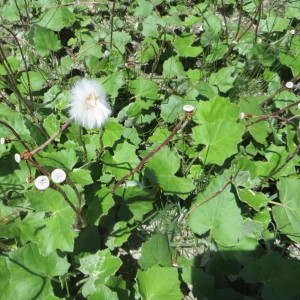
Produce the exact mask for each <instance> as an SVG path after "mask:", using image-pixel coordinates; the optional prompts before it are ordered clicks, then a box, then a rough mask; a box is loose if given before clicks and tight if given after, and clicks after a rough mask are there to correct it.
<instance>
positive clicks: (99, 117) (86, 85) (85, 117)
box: [69, 78, 111, 129]
mask: <svg viewBox="0 0 300 300" xmlns="http://www.w3.org/2000/svg"><path fill="white" fill-rule="evenodd" d="M110 115H111V107H110V105H109V103H108V102H107V96H106V92H105V90H104V88H103V87H102V85H101V84H100V83H99V82H98V81H96V80H93V79H86V78H84V79H81V80H79V81H77V82H76V83H75V85H74V86H73V87H72V89H71V96H70V105H69V116H70V118H72V119H73V120H74V121H75V122H77V123H78V124H79V125H80V126H83V127H86V128H89V129H92V128H100V127H102V126H103V125H104V124H105V123H106V122H107V120H108V119H109V117H110Z"/></svg>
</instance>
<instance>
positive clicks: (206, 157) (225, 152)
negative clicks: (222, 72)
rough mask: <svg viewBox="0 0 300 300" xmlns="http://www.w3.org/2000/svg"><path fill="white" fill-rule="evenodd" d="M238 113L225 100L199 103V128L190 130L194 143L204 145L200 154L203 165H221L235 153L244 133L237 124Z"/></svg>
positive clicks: (241, 126) (242, 126)
mask: <svg viewBox="0 0 300 300" xmlns="http://www.w3.org/2000/svg"><path fill="white" fill-rule="evenodd" d="M238 113H239V108H238V107H237V106H236V105H235V104H232V103H230V102H229V101H228V100H226V99H222V98H219V99H217V98H216V99H213V100H210V101H206V102H200V103H199V105H198V108H197V112H196V116H197V117H198V120H199V122H200V123H201V126H199V127H194V128H193V129H192V130H193V138H194V139H195V141H196V143H198V144H204V145H205V148H204V149H203V150H202V151H201V152H200V157H201V159H202V161H203V162H204V163H206V164H207V163H216V164H218V165H222V164H223V163H224V161H225V159H227V158H229V157H230V156H232V155H233V154H235V153H236V152H237V145H238V143H239V142H240V141H241V139H242V135H243V133H244V125H242V124H240V123H238V122H237V119H238Z"/></svg>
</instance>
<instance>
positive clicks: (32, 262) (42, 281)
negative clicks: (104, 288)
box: [0, 244, 70, 300]
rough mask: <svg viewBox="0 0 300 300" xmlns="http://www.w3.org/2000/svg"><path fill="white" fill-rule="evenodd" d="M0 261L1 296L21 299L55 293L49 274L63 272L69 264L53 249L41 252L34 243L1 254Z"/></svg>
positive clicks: (66, 270)
mask: <svg viewBox="0 0 300 300" xmlns="http://www.w3.org/2000/svg"><path fill="white" fill-rule="evenodd" d="M0 265H1V266H0V277H1V281H0V298H1V299H24V300H31V299H46V298H45V297H46V296H48V295H54V293H53V286H52V284H51V277H54V276H61V275H64V274H66V273H67V272H68V268H69V266H70V265H69V263H68V262H67V259H66V257H62V256H59V255H58V254H57V253H56V252H55V251H53V252H51V253H49V254H48V255H47V256H42V255H41V254H40V253H39V249H38V246H37V245H35V244H27V245H26V246H24V247H22V248H19V249H17V250H15V251H13V252H11V253H10V255H9V257H7V258H4V257H1V259H0Z"/></svg>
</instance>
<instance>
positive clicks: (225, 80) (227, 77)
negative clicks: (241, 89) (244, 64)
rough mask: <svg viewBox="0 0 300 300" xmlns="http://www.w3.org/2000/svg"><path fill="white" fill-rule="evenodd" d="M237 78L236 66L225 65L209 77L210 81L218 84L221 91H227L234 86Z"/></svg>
mask: <svg viewBox="0 0 300 300" xmlns="http://www.w3.org/2000/svg"><path fill="white" fill-rule="evenodd" d="M236 78H237V74H235V67H234V66H231V67H225V68H222V69H220V70H219V71H218V72H216V73H212V74H211V75H210V77H209V83H210V84H212V85H216V86H217V87H218V88H219V90H220V91H221V92H223V93H226V92H227V91H229V90H230V89H231V88H233V85H234V82H235V80H236Z"/></svg>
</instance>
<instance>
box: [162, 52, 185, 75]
mask: <svg viewBox="0 0 300 300" xmlns="http://www.w3.org/2000/svg"><path fill="white" fill-rule="evenodd" d="M163 74H164V75H165V76H166V77H167V78H176V77H177V78H182V77H186V73H185V71H184V68H183V65H182V63H181V62H180V60H179V57H177V56H171V57H170V58H168V59H167V60H166V61H164V64H163Z"/></svg>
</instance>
